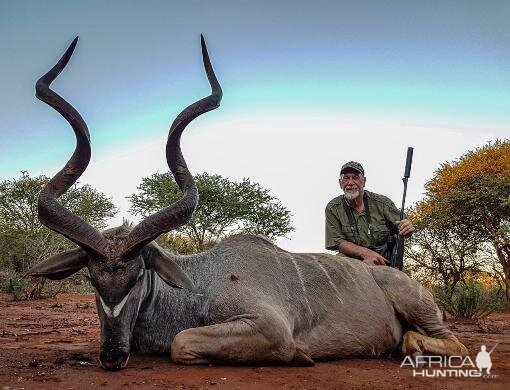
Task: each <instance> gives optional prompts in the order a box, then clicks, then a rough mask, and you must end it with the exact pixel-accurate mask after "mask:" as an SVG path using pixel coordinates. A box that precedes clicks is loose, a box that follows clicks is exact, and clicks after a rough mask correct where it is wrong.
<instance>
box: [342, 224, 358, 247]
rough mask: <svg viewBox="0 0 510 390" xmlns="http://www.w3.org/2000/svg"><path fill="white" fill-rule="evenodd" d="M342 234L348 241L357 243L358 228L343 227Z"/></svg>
mask: <svg viewBox="0 0 510 390" xmlns="http://www.w3.org/2000/svg"><path fill="white" fill-rule="evenodd" d="M342 234H343V236H344V237H345V239H346V240H347V241H351V242H354V243H356V242H357V240H356V228H355V227H354V226H342Z"/></svg>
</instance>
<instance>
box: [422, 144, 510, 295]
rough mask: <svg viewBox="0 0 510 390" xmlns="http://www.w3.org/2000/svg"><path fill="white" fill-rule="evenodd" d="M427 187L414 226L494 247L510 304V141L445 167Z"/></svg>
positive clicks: (494, 145)
mask: <svg viewBox="0 0 510 390" xmlns="http://www.w3.org/2000/svg"><path fill="white" fill-rule="evenodd" d="M425 188H426V196H425V199H424V200H423V201H421V202H419V203H418V204H417V205H416V207H415V209H414V215H413V216H412V218H413V220H414V222H415V223H418V224H421V226H422V228H423V229H426V230H427V234H435V233H434V232H438V231H439V232H441V231H443V232H444V231H448V232H449V233H448V234H449V235H450V236H452V237H454V238H455V239H456V241H457V242H459V238H461V239H460V240H461V241H462V237H467V238H469V239H470V240H471V242H472V243H473V246H475V245H476V246H477V247H478V248H479V249H480V248H487V244H488V245H490V246H491V247H492V251H493V252H494V254H495V258H496V259H497V261H498V262H499V265H500V266H501V269H502V274H503V278H504V282H505V284H506V291H507V293H506V294H507V301H508V302H509V303H510V141H509V140H497V141H496V142H494V143H492V142H489V143H488V144H486V145H485V146H483V147H481V148H477V149H475V150H472V151H469V152H467V153H466V154H464V155H463V156H461V157H460V158H459V159H458V160H456V161H453V162H451V163H444V164H443V165H442V166H441V167H440V168H439V169H438V170H437V171H436V172H435V173H434V176H433V177H432V179H431V180H429V181H428V182H427V183H426V185H425ZM418 237H419V236H418ZM455 239H454V241H455ZM419 245H420V247H421V249H423V250H426V251H430V249H428V248H426V247H424V246H422V245H421V243H419ZM468 247H469V246H468ZM473 250H474V247H473ZM493 268H496V267H493Z"/></svg>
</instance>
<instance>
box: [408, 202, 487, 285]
mask: <svg viewBox="0 0 510 390" xmlns="http://www.w3.org/2000/svg"><path fill="white" fill-rule="evenodd" d="M408 215H409V216H410V217H411V218H412V219H413V220H414V223H415V227H416V232H415V234H413V236H412V237H411V238H410V239H409V240H408V242H407V245H406V252H405V256H406V264H405V268H406V271H407V272H410V274H411V275H412V277H413V278H414V279H417V280H419V281H420V282H422V283H424V284H429V285H437V284H439V285H441V286H444V288H445V290H444V291H452V292H453V291H454V289H455V287H456V285H457V284H458V283H459V282H462V281H464V280H465V279H466V278H469V277H471V276H473V275H477V274H478V273H480V272H482V270H484V268H485V267H486V265H487V261H488V259H487V256H484V255H483V250H482V249H483V247H482V243H481V242H480V240H479V237H478V236H477V235H476V234H473V232H470V231H466V230H458V229H457V230H456V229H452V228H451V227H450V228H447V227H445V226H435V225H434V221H433V219H432V218H430V217H429V218H425V219H422V220H415V218H413V213H412V211H411V212H409V213H408Z"/></svg>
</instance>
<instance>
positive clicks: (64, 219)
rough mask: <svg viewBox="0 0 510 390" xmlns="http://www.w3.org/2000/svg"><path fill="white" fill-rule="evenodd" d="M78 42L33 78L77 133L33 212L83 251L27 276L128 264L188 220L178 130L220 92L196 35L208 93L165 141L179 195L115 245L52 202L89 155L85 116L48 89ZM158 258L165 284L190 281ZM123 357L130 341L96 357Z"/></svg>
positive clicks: (191, 205)
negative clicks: (69, 152) (73, 145)
mask: <svg viewBox="0 0 510 390" xmlns="http://www.w3.org/2000/svg"><path fill="white" fill-rule="evenodd" d="M77 41H78V37H76V38H75V39H74V40H73V42H72V43H71V45H70V46H69V48H68V49H67V50H66V52H65V53H64V55H63V56H62V57H61V58H60V60H59V61H58V62H57V64H56V65H55V66H54V67H53V68H52V69H51V70H50V71H48V72H47V73H46V74H45V75H44V76H42V77H41V78H40V79H39V80H38V81H37V83H36V96H37V98H39V99H40V100H42V101H43V102H44V103H46V104H48V105H49V106H51V107H53V108H54V109H55V110H56V111H57V112H59V113H60V114H61V115H62V116H63V117H64V118H65V119H66V120H67V121H68V122H69V124H70V125H71V127H72V129H73V131H74V133H75V136H76V148H75V150H74V153H73V155H72V156H71V158H70V159H69V161H68V162H67V163H66V165H65V166H64V167H63V168H62V169H61V170H60V171H59V172H58V173H57V174H56V175H55V176H54V177H53V178H52V179H51V180H50V181H49V182H48V184H46V185H45V186H44V188H43V189H42V190H41V192H40V194H39V198H38V217H39V220H40V222H41V223H42V224H43V225H45V226H47V227H48V228H49V229H51V230H53V231H55V232H57V233H59V234H61V235H63V236H65V237H67V238H68V239H70V240H71V241H73V242H74V243H76V244H77V245H79V246H80V247H81V248H82V249H83V250H84V252H86V254H87V256H83V252H82V251H81V250H74V252H73V253H71V254H68V255H67V256H53V257H54V259H52V261H51V262H43V264H41V263H40V264H39V265H36V266H35V267H32V268H31V269H30V270H29V271H27V273H26V275H32V276H45V277H50V278H53V279H62V278H64V277H67V276H69V275H71V274H73V273H74V272H76V271H77V270H79V269H81V268H83V267H85V266H89V269H90V264H91V262H92V263H94V262H100V264H103V263H104V264H110V263H112V262H113V263H115V262H120V263H121V264H127V263H128V262H130V261H132V260H133V259H134V258H135V257H137V256H138V255H139V254H140V252H141V251H142V249H145V247H146V246H147V244H149V243H150V242H151V241H153V240H154V239H156V238H157V237H158V236H159V235H160V234H163V233H167V232H169V231H171V230H174V229H176V228H178V227H180V226H182V225H184V224H185V223H187V222H188V221H189V220H190V218H191V215H192V214H193V211H194V210H195V208H196V206H197V204H198V190H197V187H196V184H195V181H194V180H193V176H192V175H191V173H190V171H189V170H188V167H187V165H186V161H185V160H184V157H183V155H182V152H181V147H180V139H181V134H182V132H183V131H184V129H185V128H186V126H187V125H188V124H189V123H190V122H191V121H193V120H194V119H195V118H196V117H198V116H200V115H202V114H204V113H206V112H208V111H211V110H214V109H215V108H218V107H219V105H220V102H221V98H222V95H223V92H222V90H221V87H220V84H219V82H218V80H217V78H216V75H215V74H214V70H213V68H212V65H211V62H210V59H209V54H208V52H207V47H206V44H205V40H204V37H203V36H201V47H202V59H203V63H204V68H205V71H206V75H207V78H208V80H209V84H210V86H211V94H210V95H209V96H207V97H205V98H203V99H201V100H198V101H196V102H195V103H193V104H191V105H189V106H188V107H186V108H185V109H184V110H183V111H182V112H181V113H180V114H179V115H178V116H177V117H176V118H175V120H174V122H173V123H172V125H171V127H170V130H169V133H168V140H167V144H166V160H167V164H168V167H169V168H170V171H171V172H172V175H173V176H174V178H175V181H176V182H177V184H178V186H179V188H180V190H181V192H182V193H183V196H182V198H181V199H180V200H178V201H177V202H175V203H173V204H171V205H169V206H167V207H165V208H163V209H162V210H160V211H158V212H156V213H154V214H152V215H149V216H147V217H146V218H145V219H144V220H142V221H141V222H140V223H139V224H138V225H136V226H135V227H134V228H133V229H132V230H130V232H129V233H128V235H127V236H126V237H124V238H123V239H122V241H119V242H118V243H115V244H114V243H113V242H112V241H111V240H109V239H108V237H106V236H105V235H103V233H101V232H100V231H98V230H97V229H96V228H95V227H93V226H92V225H91V224H89V223H87V222H86V221H84V220H83V219H82V218H80V217H79V216H77V215H75V214H74V213H72V212H71V211H70V210H68V209H67V208H66V207H64V206H63V205H61V204H60V203H58V202H57V198H59V197H60V196H61V195H62V194H64V193H65V192H66V191H67V190H68V189H69V188H70V187H71V186H73V185H74V184H75V183H76V181H77V180H78V179H79V178H80V176H81V175H82V174H83V172H84V171H85V169H86V168H87V165H88V164H89V161H90V157H91V144H90V135H89V131H88V128H87V125H86V124H85V121H84V120H83V119H82V117H81V116H80V114H79V113H78V111H76V109H75V108H74V107H73V106H72V105H71V104H69V103H68V102H67V101H66V100H65V99H63V98H62V97H61V96H59V95H58V94H57V93H56V92H54V91H53V90H52V89H51V88H50V85H51V83H52V82H53V81H54V80H55V79H56V78H57V76H58V75H59V74H60V73H61V72H62V70H63V69H64V68H65V66H66V65H67V63H68V62H69V60H70V58H71V56H72V54H73V51H74V49H75V47H76V44H77ZM162 257H164V256H159V257H158V259H159V260H158V261H155V262H153V263H150V264H149V265H150V266H152V267H153V268H154V270H155V272H158V274H160V273H165V274H167V275H173V274H175V273H177V274H178V275H177V277H168V276H166V277H163V279H164V280H165V282H166V283H167V284H169V285H172V286H175V287H179V288H182V287H183V286H192V283H191V282H190V281H189V280H188V278H187V277H185V274H184V273H183V272H182V271H180V273H179V269H178V267H177V266H174V265H172V264H167V263H165V261H164V259H163V260H161V258H162ZM96 264H98V263H96ZM128 359H129V346H128V347H127V351H126V349H125V347H124V346H122V347H119V346H116V347H107V349H104V350H103V348H102V349H101V353H100V357H99V360H100V363H101V366H102V367H103V368H105V369H107V370H119V369H121V368H123V367H125V365H126V364H127V361H128Z"/></svg>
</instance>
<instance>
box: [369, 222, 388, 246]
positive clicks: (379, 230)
mask: <svg viewBox="0 0 510 390" xmlns="http://www.w3.org/2000/svg"><path fill="white" fill-rule="evenodd" d="M389 235H390V231H389V229H388V228H387V227H386V225H380V226H373V227H372V244H373V245H374V246H382V245H384V244H386V242H387V241H388V237H389Z"/></svg>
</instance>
